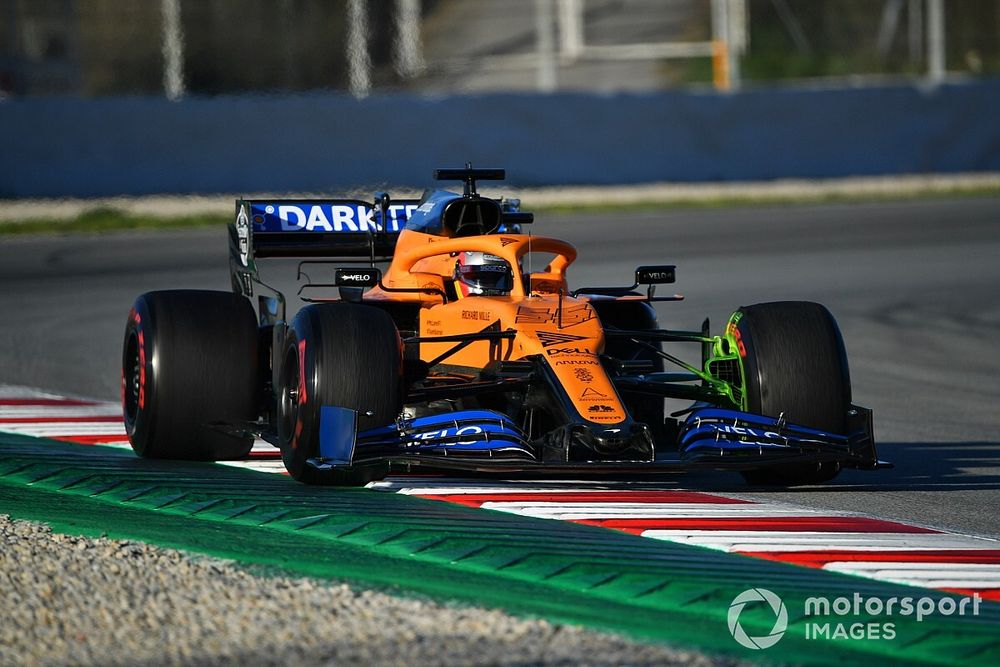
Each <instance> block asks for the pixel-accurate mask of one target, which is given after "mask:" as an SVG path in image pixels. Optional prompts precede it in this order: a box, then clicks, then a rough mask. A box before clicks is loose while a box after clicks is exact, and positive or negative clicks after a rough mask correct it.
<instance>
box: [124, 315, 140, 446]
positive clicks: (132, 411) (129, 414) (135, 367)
mask: <svg viewBox="0 0 1000 667" xmlns="http://www.w3.org/2000/svg"><path fill="white" fill-rule="evenodd" d="M124 359H125V366H124V368H122V383H123V387H122V404H123V408H124V410H123V412H124V413H125V415H124V416H125V425H126V427H128V428H129V430H131V427H132V426H133V425H134V424H135V419H136V416H137V415H138V412H139V392H140V390H141V372H142V367H141V365H140V363H139V339H138V337H137V336H136V334H135V332H134V331H133V332H132V334H131V335H130V336H129V337H128V342H127V343H126V344H125V355H124Z"/></svg>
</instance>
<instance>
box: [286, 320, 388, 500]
mask: <svg viewBox="0 0 1000 667" xmlns="http://www.w3.org/2000/svg"><path fill="white" fill-rule="evenodd" d="M402 389H403V387H402V353H401V343H400V340H399V332H398V331H397V329H396V325H395V323H394V322H393V321H392V318H391V317H390V316H389V315H388V314H387V313H385V312H384V311H382V310H379V309H377V308H372V307H370V306H362V305H357V304H347V303H330V304H319V305H310V306H306V307H305V308H303V309H302V310H300V311H299V313H298V314H297V315H296V316H295V319H294V320H293V321H292V324H291V327H290V328H289V332H288V336H287V338H286V339H285V344H284V346H283V348H282V356H281V366H280V370H279V373H278V387H277V393H278V420H277V421H278V438H279V441H280V446H281V457H282V459H283V461H284V463H285V468H286V469H287V470H288V472H289V474H291V476H292V477H293V478H294V479H296V480H298V481H300V482H305V483H307V484H339V485H349V486H359V485H363V484H366V483H368V482H369V481H371V480H373V479H379V478H381V477H383V476H385V473H386V472H387V471H386V469H385V467H384V466H383V467H379V466H361V467H359V466H354V467H352V468H350V469H347V468H344V469H335V470H317V469H316V468H314V467H312V466H310V465H309V463H308V461H309V459H311V458H314V457H316V456H318V455H319V430H320V429H319V416H320V407H321V406H323V405H330V406H336V407H342V408H351V409H352V410H357V411H358V430H359V431H363V430H365V429H369V428H374V427H378V426H385V425H387V424H391V423H392V422H393V421H394V420H395V419H396V417H397V416H398V415H399V413H400V412H401V411H402V407H403V398H402Z"/></svg>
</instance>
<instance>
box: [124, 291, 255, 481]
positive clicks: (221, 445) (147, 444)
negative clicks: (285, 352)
mask: <svg viewBox="0 0 1000 667" xmlns="http://www.w3.org/2000/svg"><path fill="white" fill-rule="evenodd" d="M136 349H138V350H140V351H141V355H140V356H139V359H140V360H141V361H142V363H138V364H137V363H136V359H135V358H134V357H133V352H134V351H135V350H136ZM136 369H137V370H138V372H139V375H140V392H141V396H142V401H141V405H139V404H138V402H133V403H130V392H132V390H133V388H132V386H131V384H130V382H131V381H132V378H131V377H130V376H131V375H132V372H133V371H134V370H136ZM257 398H258V388H257V325H256V318H255V316H254V312H253V308H252V307H251V306H250V304H249V302H248V301H247V300H246V299H244V298H242V297H239V296H237V295H235V294H232V293H229V292H213V291H207V290H168V291H160V292H148V293H146V294H143V295H141V296H140V297H139V298H138V299H136V301H135V304H134V305H133V307H132V309H131V311H130V312H129V316H128V320H127V322H126V325H125V338H124V344H123V348H122V409H123V413H124V420H125V429H126V433H127V434H128V436H129V440H130V442H131V443H132V448H133V450H135V452H136V453H137V454H139V455H140V456H143V457H147V458H158V459H191V460H206V461H214V460H224V459H238V458H242V457H244V456H246V454H247V453H248V452H249V451H250V448H251V447H252V446H253V438H252V437H250V436H235V435H231V434H229V433H226V432H223V431H221V430H219V429H217V428H213V427H211V426H209V424H212V423H228V424H240V423H243V422H251V421H253V420H255V419H256V417H257V403H258V400H257Z"/></svg>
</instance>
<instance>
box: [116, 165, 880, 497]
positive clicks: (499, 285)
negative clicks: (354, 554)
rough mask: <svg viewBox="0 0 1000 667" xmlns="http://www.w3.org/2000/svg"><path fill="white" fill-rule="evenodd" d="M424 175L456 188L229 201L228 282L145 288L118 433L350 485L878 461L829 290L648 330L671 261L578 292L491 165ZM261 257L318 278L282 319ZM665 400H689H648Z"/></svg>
mask: <svg viewBox="0 0 1000 667" xmlns="http://www.w3.org/2000/svg"><path fill="white" fill-rule="evenodd" d="M435 178H436V179H438V180H455V181H462V182H463V183H464V188H463V192H450V191H446V190H432V191H427V192H425V193H424V195H423V197H422V198H421V199H419V200H393V199H391V198H390V196H389V195H388V194H386V193H376V195H375V197H374V202H372V203H368V202H364V201H357V200H330V201H317V200H268V201H257V200H238V201H237V202H236V219H235V222H234V223H232V224H230V225H229V239H230V272H231V277H232V285H233V291H232V292H216V291H204V290H170V291H157V292H149V293H146V294H143V295H141V296H140V297H138V299H137V300H136V302H135V304H134V306H133V308H132V310H131V311H130V313H129V316H128V321H127V325H126V331H125V339H124V348H123V355H122V402H123V409H124V416H125V425H126V430H127V432H128V435H129V439H130V441H131V443H132V447H133V449H134V450H135V451H136V452H137V453H138V454H139V455H141V456H144V457H150V458H169V459H196V460H220V459H238V458H241V457H244V456H246V455H247V454H248V452H249V450H250V448H251V446H252V443H253V441H254V438H255V437H261V438H263V439H265V440H267V441H269V442H271V443H272V444H274V445H275V446H277V447H278V448H280V450H281V454H282V459H283V461H284V465H285V467H286V468H287V470H288V472H289V473H290V474H291V476H292V477H294V478H295V479H296V480H299V481H301V482H305V483H310V484H346V485H360V484H365V483H367V482H369V481H371V480H374V479H379V478H381V477H384V476H385V475H387V474H388V473H389V472H391V471H409V470H415V469H432V470H438V471H441V470H444V471H463V473H470V472H476V473H502V474H505V475H514V474H545V475H559V474H566V473H572V474H574V475H581V474H595V475H613V476H622V477H632V476H636V475H640V474H644V473H658V472H662V471H673V470H678V469H685V468H691V467H709V468H723V469H732V470H738V471H740V472H741V473H742V474H743V475H744V477H746V479H747V480H748V481H750V482H751V483H760V484H781V485H794V484H811V483H819V482H823V481H826V480H829V479H831V478H832V477H834V476H835V475H836V474H837V473H838V472H839V471H840V470H841V468H843V467H851V468H864V469H874V468H877V467H882V466H885V465H887V464H884V463H882V462H880V461H879V460H878V457H877V455H876V451H875V443H874V438H873V434H872V420H871V411H870V410H867V409H865V408H862V407H859V406H856V405H853V404H852V402H851V384H850V376H849V371H848V364H847V358H846V354H845V350H844V344H843V341H842V339H841V334H840V331H839V328H838V326H837V323H836V321H835V320H834V318H833V316H832V315H831V314H830V312H829V311H828V310H827V309H826V308H825V307H823V306H821V305H819V304H815V303H809V302H797V301H796V302H789V301H786V302H775V303H762V304H756V305H752V306H744V307H741V308H739V309H738V310H736V312H735V313H733V315H732V317H731V318H730V319H729V321H728V323H727V324H726V327H725V329H724V330H723V331H722V333H720V334H717V335H712V334H711V333H710V331H709V326H708V322H707V320H706V322H705V324H704V325H703V326H702V327H701V329H700V330H697V331H675V330H666V329H661V328H659V326H658V325H657V319H656V311H655V310H654V308H653V306H652V304H653V303H655V302H659V301H672V300H677V299H679V298H680V297H678V296H657V295H656V292H655V289H656V287H657V285H661V284H669V283H673V282H674V280H675V268H674V266H667V265H648V266H640V267H638V268H637V269H636V271H635V275H634V280H633V281H632V284H631V285H628V286H624V287H614V286H607V287H585V288H577V289H572V288H571V287H570V285H569V282H568V277H569V276H568V273H569V269H570V267H571V265H572V263H573V261H574V260H575V259H576V250H575V249H574V247H573V246H572V245H570V244H569V243H567V242H565V241H561V240H557V239H554V238H548V237H545V236H535V235H532V234H530V233H525V229H526V228H527V229H530V228H531V227H530V226H531V225H532V223H533V221H534V218H533V215H532V214H530V213H525V212H522V211H520V202H519V201H518V200H516V199H503V198H501V199H499V200H497V199H493V198H489V197H485V196H482V195H480V194H479V193H478V192H477V188H476V183H477V181H482V180H487V179H491V180H500V179H503V178H504V172H503V170H500V169H473V168H472V167H471V165H466V167H465V168H462V169H440V170H437V171H436V172H435ZM266 258H295V259H298V260H300V261H299V264H298V268H299V277H300V278H301V277H302V275H303V273H304V271H303V269H304V268H306V267H308V268H309V270H310V271H312V272H313V273H315V271H316V270H317V269H319V270H325V271H326V275H328V276H330V279H329V280H328V282H323V283H313V282H311V281H310V282H307V283H306V284H304V285H302V286H301V287H300V289H299V296H301V299H302V301H303V302H304V305H303V306H302V307H301V308H299V309H298V310H297V312H296V313H295V314H294V316H293V317H291V318H290V319H289V317H288V316H287V312H286V300H285V296H284V295H283V294H282V293H281V292H280V291H278V290H275V289H273V288H271V287H269V286H268V285H266V284H264V282H263V281H262V280H261V278H260V274H259V272H258V262H260V261H261V260H264V259H266ZM532 258H536V259H535V260H532ZM537 258H542V259H537ZM529 266H537V267H543V268H542V269H541V270H540V271H528V270H526V269H525V267H529ZM334 293H335V296H334ZM320 294H326V295H327V296H320ZM674 344H694V345H697V346H699V347H700V352H701V355H700V356H701V361H700V363H698V364H694V363H687V362H685V361H683V360H682V359H681V358H679V357H678V356H676V355H675V354H671V353H670V352H668V351H666V350H665V347H667V346H669V345H674ZM668 369H669V370H668ZM665 399H680V400H682V401H684V402H685V403H684V404H683V405H684V406H685V407H684V408H683V409H681V410H678V411H676V412H673V413H671V414H665Z"/></svg>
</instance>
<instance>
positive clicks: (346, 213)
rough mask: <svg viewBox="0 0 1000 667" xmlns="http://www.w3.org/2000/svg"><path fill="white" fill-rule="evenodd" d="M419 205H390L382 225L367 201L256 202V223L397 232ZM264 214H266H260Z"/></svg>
mask: <svg viewBox="0 0 1000 667" xmlns="http://www.w3.org/2000/svg"><path fill="white" fill-rule="evenodd" d="M415 208H416V206H412V205H409V206H408V205H402V204H397V205H394V206H390V207H389V210H388V215H387V218H388V220H387V222H388V225H387V226H386V227H385V228H384V229H383V225H382V221H381V219H380V218H381V216H380V215H379V216H376V215H375V211H374V210H373V209H372V208H371V207H370V206H367V205H365V204H359V203H355V202H323V203H316V204H308V203H296V204H283V203H280V202H275V203H274V204H261V205H254V213H255V215H254V224H255V226H256V229H257V231H260V232H296V231H306V232H367V231H387V232H398V231H399V230H400V229H402V228H403V225H404V224H405V223H406V220H407V219H408V218H409V215H410V213H411V212H412V210H413V209H415ZM261 214H263V215H261Z"/></svg>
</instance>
